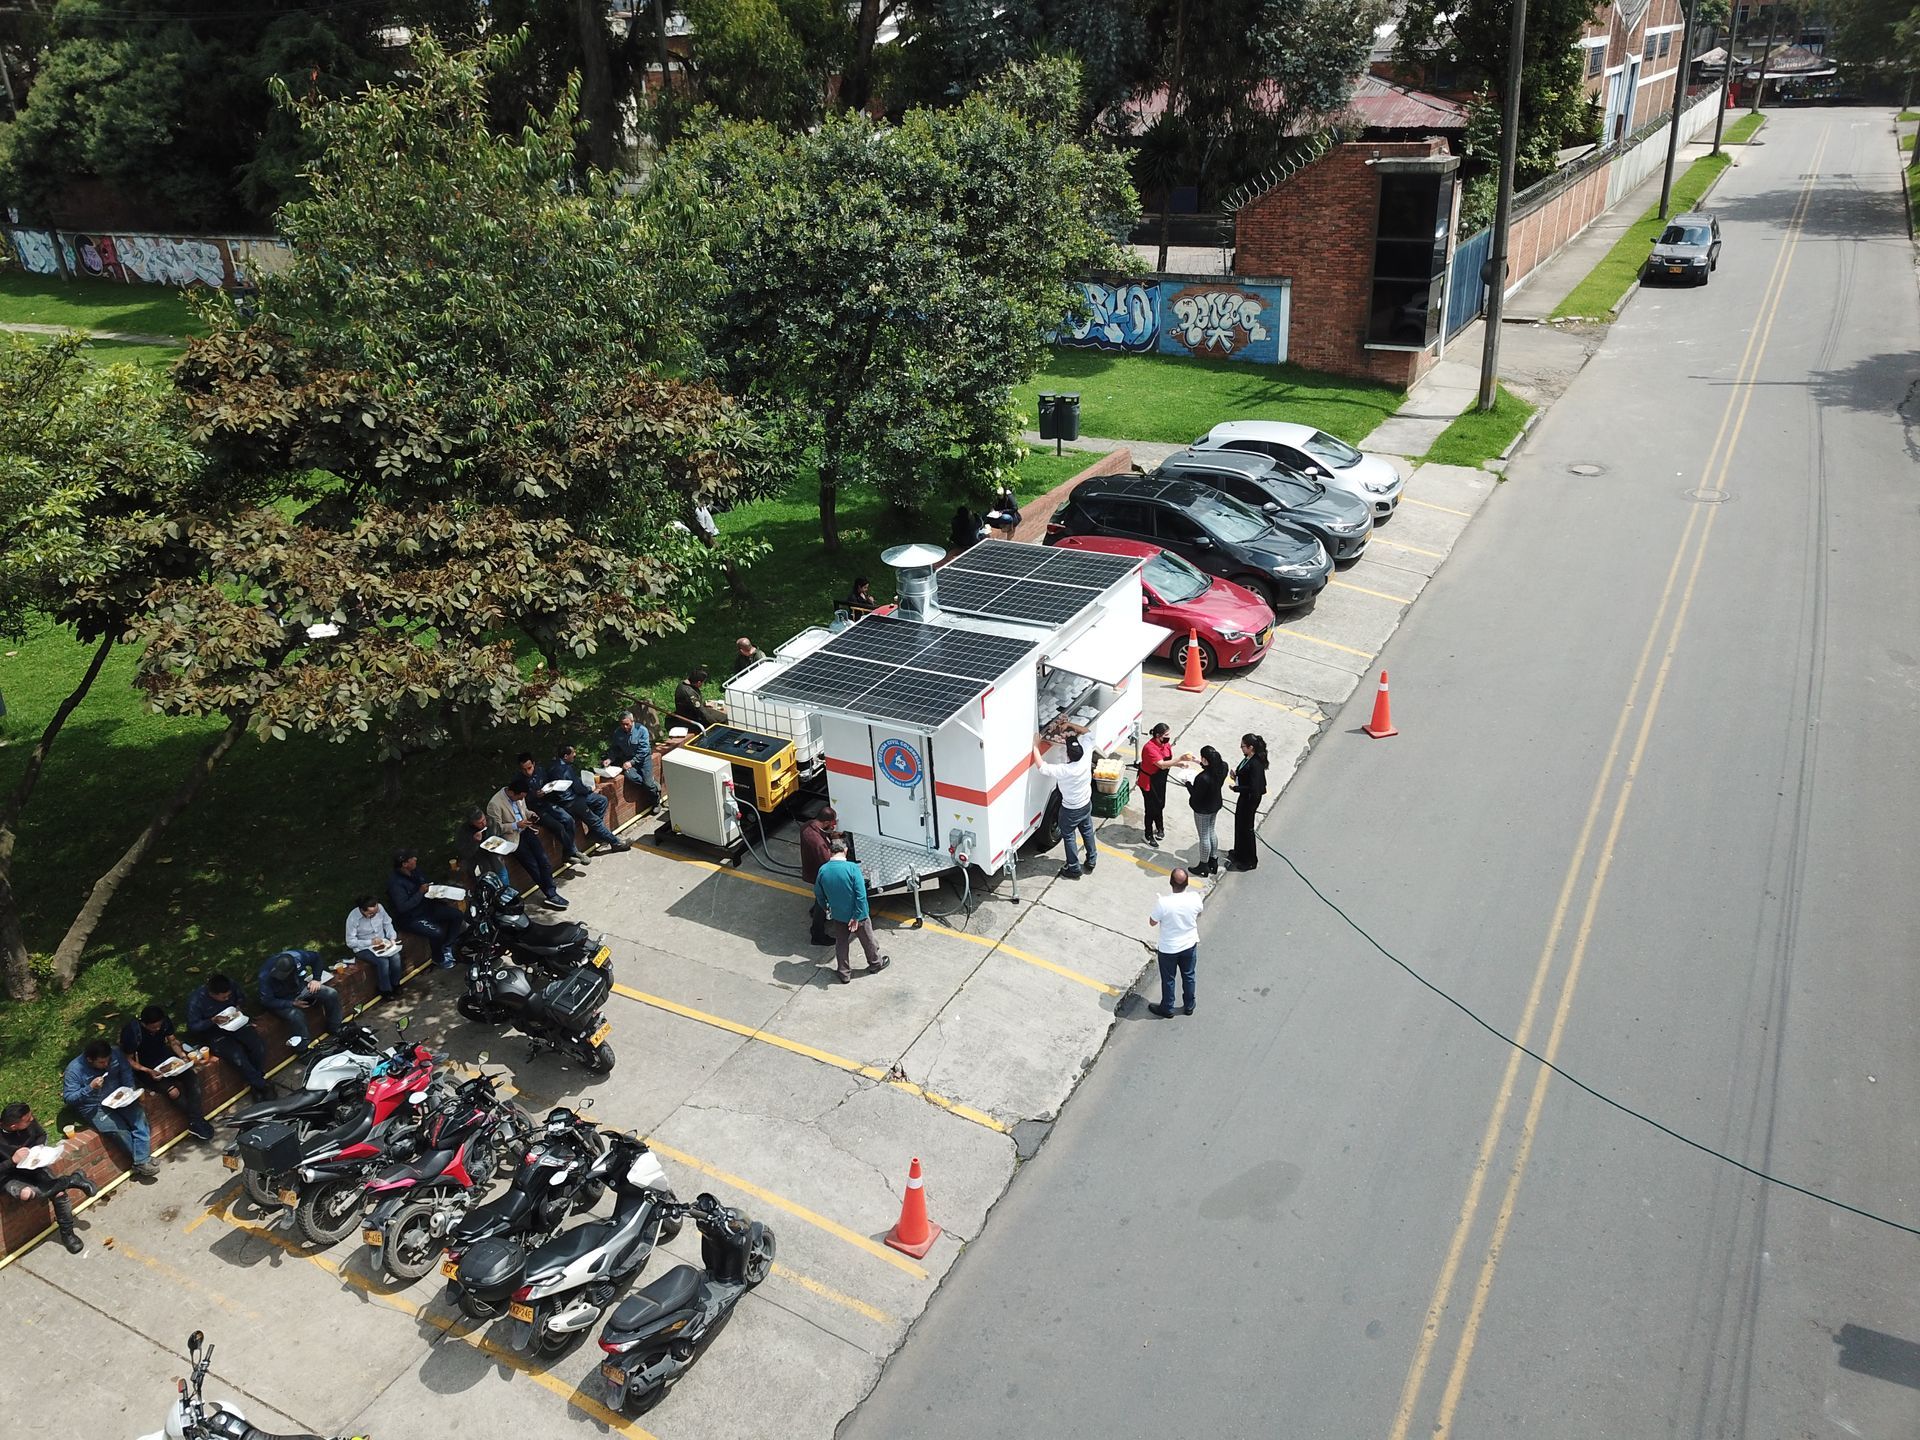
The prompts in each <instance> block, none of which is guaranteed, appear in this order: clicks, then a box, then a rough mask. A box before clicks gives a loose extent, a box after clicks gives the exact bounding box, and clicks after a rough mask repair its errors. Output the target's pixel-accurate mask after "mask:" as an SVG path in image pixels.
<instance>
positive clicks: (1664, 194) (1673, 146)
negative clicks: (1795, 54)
mask: <svg viewBox="0 0 1920 1440" xmlns="http://www.w3.org/2000/svg"><path fill="white" fill-rule="evenodd" d="M1695 3H1696V0H1687V23H1686V24H1685V25H1684V26H1682V27H1681V30H1680V63H1679V64H1678V65H1677V66H1675V67H1674V71H1673V120H1672V122H1671V123H1670V124H1669V125H1668V126H1667V173H1666V174H1665V175H1663V176H1661V177H1660V218H1661V219H1662V220H1664V219H1666V218H1667V201H1668V200H1670V199H1671V198H1672V197H1673V160H1674V157H1675V156H1676V155H1678V154H1679V153H1680V107H1681V106H1682V105H1683V104H1685V103H1686V99H1687V71H1689V70H1691V69H1692V68H1693V7H1694V5H1695ZM1729 53H1731V52H1729Z"/></svg>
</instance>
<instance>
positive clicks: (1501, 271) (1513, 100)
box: [1480, 0, 1527, 410]
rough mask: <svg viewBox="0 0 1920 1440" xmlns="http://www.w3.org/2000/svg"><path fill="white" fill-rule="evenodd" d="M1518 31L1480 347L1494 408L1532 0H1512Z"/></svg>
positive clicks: (1511, 43)
mask: <svg viewBox="0 0 1920 1440" xmlns="http://www.w3.org/2000/svg"><path fill="white" fill-rule="evenodd" d="M1511 3H1512V5H1513V30H1512V33H1510V34H1509V35H1508V36H1507V93H1506V94H1505V95H1504V96H1502V97H1501V101H1502V103H1501V106H1500V195H1499V199H1498V200H1497V202H1496V203H1495V205H1494V211H1493V244H1492V245H1491V246H1490V247H1489V249H1488V253H1487V318H1486V321H1485V324H1486V327H1487V333H1486V337H1485V343H1484V344H1483V345H1482V346H1481V350H1480V408H1481V409H1482V410H1491V409H1493V403H1494V400H1495V399H1496V398H1497V397H1498V395H1499V393H1500V392H1499V388H1498V387H1499V383H1500V316H1501V314H1502V313H1503V312H1504V311H1505V309H1506V300H1507V223H1508V221H1510V220H1511V219H1512V218H1513V167H1514V162H1515V160H1516V158H1517V157H1518V156H1519V153H1520V66H1521V62H1522V61H1523V60H1524V59H1525V57H1526V45H1527V0H1511Z"/></svg>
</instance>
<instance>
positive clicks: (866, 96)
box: [840, 0, 880, 110]
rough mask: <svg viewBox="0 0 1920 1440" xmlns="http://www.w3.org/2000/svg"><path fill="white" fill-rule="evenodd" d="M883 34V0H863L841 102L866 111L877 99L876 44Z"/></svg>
mask: <svg viewBox="0 0 1920 1440" xmlns="http://www.w3.org/2000/svg"><path fill="white" fill-rule="evenodd" d="M879 36H880V0H860V18H859V20H858V21H857V22H856V23H855V26H854V34H853V58H852V59H851V60H849V61H848V62H847V70H846V74H845V75H843V76H842V77H841V80H840V103H841V105H842V106H844V107H845V108H846V109H848V110H864V109H866V108H867V102H868V101H869V100H871V99H872V98H873V47H874V42H875V41H876V40H878V39H879Z"/></svg>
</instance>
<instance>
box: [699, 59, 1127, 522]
mask: <svg viewBox="0 0 1920 1440" xmlns="http://www.w3.org/2000/svg"><path fill="white" fill-rule="evenodd" d="M1056 73H1057V74H1058V75H1060V76H1062V77H1065V78H1067V79H1069V80H1070V79H1071V76H1072V74H1073V67H1071V66H1063V67H1060V68H1059V69H1058V70H1057V72H1056ZM1077 104H1078V99H1077V96H1076V95H1075V94H1074V93H1072V86H1071V84H1069V85H1068V86H1067V88H1066V89H1065V90H1064V91H1060V92H1058V93H1055V94H1054V95H1053V96H1052V98H1051V99H1050V100H1049V101H1047V102H1046V103H1045V105H1044V115H1045V117H1046V118H1044V119H1042V120H1041V121H1040V122H1039V123H1035V122H1034V121H1033V120H1032V119H1030V118H1028V117H1027V116H1024V115H1022V114H1020V113H1017V112H1016V111H1014V110H1011V109H1008V108H1005V107H1004V106H1001V105H996V104H994V103H992V102H991V101H990V100H989V99H988V98H986V97H983V96H976V97H973V98H971V99H969V100H968V101H966V102H965V103H964V104H962V105H961V106H959V107H958V108H956V109H953V110H946V111H935V110H924V109H923V110H914V111H910V112H908V114H907V115H906V117H905V119H904V121H903V122H902V123H901V124H900V125H898V126H897V127H889V126H885V125H880V124H876V123H875V122H873V121H870V120H868V119H867V118H866V117H864V116H860V115H841V116H836V117H833V118H830V119H828V120H827V121H826V122H825V123H824V124H822V125H821V127H820V128H819V129H818V130H817V131H815V132H813V133H810V134H804V135H783V134H781V133H779V132H777V131H776V130H774V129H773V128H772V127H770V126H767V125H743V124H728V125H721V126H717V127H715V128H711V129H709V130H707V131H705V132H703V133H700V134H698V135H695V136H692V137H690V138H689V139H687V140H686V141H684V142H683V143H682V145H681V146H680V147H678V148H676V150H675V151H673V152H670V153H669V155H668V157H667V164H666V167H665V170H664V171H663V174H662V180H661V189H662V192H663V194H664V195H668V196H671V197H672V199H673V203H674V204H676V205H678V206H679V207H680V208H681V209H682V210H684V212H685V213H687V214H688V215H689V216H690V217H691V218H692V223H694V224H695V226H696V227H697V228H698V229H699V230H700V232H701V233H702V234H704V235H705V236H706V237H707V240H708V243H709V245H710V247H711V249H712V250H713V252H714V253H715V254H718V255H723V256H724V257H725V259H726V268H727V277H728V283H727V285H726V287H725V289H724V291H723V292H722V293H721V294H720V296H719V298H718V300H717V301H716V312H717V313H716V319H715V335H714V337H713V341H712V344H713V347H714V350H715V354H716V357H717V359H718V360H719V362H720V363H721V365H722V366H723V367H724V372H725V377H726V380H727V383H728V384H729V386H730V387H731V388H733V389H735V390H736V391H737V392H740V393H747V394H752V395H755V396H761V397H766V398H768V399H770V400H774V401H779V402H784V403H785V404H786V405H787V406H789V407H790V408H791V412H792V414H793V415H794V417H795V421H794V423H795V426H796V428H797V429H798V431H799V433H800V435H801V436H802V437H803V438H804V440H805V442H806V443H807V444H808V445H809V446H811V447H814V448H816V449H817V454H818V462H819V480H820V531H821V537H822V539H823V541H824V542H825V544H826V547H827V549H828V550H835V549H837V548H838V547H839V531H838V526H837V521H836V506H837V503H838V497H839V494H840V492H841V491H842V490H843V489H844V488H846V487H849V486H871V487H874V488H876V489H878V490H880V491H881V492H882V493H884V494H885V495H886V496H887V497H888V498H889V499H890V500H891V501H892V502H893V503H895V504H896V505H899V506H903V507H907V506H915V505H917V504H918V503H919V502H921V501H923V500H924V499H926V498H927V497H928V495H929V494H930V493H931V492H932V491H933V490H934V489H935V488H936V486H937V485H938V483H939V482H940V480H942V479H943V478H951V477H957V478H959V479H961V480H962V481H963V482H965V483H968V484H970V485H973V486H984V485H985V483H986V482H988V481H989V480H990V479H992V478H994V477H997V476H998V475H1000V474H1001V473H1002V472H1003V470H1004V467H1005V466H1006V465H1007V464H1008V462H1009V461H1010V459H1011V457H1012V448H1011V442H1012V440H1013V438H1014V433H1015V431H1016V429H1017V424H1016V420H1017V417H1016V414H1015V410H1014V401H1013V391H1014V387H1015V386H1016V385H1018V384H1019V383H1021V382H1022V381H1024V380H1025V379H1026V378H1027V377H1028V376H1030V375H1032V374H1033V372H1034V370H1035V369H1036V368H1037V367H1038V365H1039V362H1040V359H1041V356H1042V347H1043V345H1044V338H1045V336H1046V335H1047V334H1048V332H1049V331H1051V330H1053V329H1054V328H1056V327H1057V326H1058V325H1059V323H1060V322H1061V320H1062V319H1064V318H1065V316H1066V315H1067V313H1068V311H1069V309H1070V307H1071V306H1072V304H1073V303H1074V300H1073V292H1072V290H1071V288H1070V286H1069V284H1068V282H1069V280H1071V279H1072V278H1073V277H1075V276H1077V275H1079V274H1082V273H1084V272H1086V271H1088V270H1090V269H1110V268H1117V267H1118V266H1120V264H1121V263H1122V261H1121V256H1120V252H1119V250H1118V247H1117V246H1116V245H1115V243H1114V240H1113V238H1112V237H1113V235H1114V233H1115V229H1116V227H1120V226H1124V224H1125V223H1126V222H1127V221H1128V220H1130V218H1131V215H1132V212H1133V210H1134V197H1133V194H1132V191H1131V188H1130V187H1129V186H1128V184H1127V181H1126V178H1125V174H1124V171H1123V169H1122V168H1121V165H1120V162H1119V161H1118V160H1117V159H1116V158H1115V157H1114V156H1112V155H1110V154H1107V153H1105V152H1101V151H1094V150H1089V149H1086V148H1084V147H1082V146H1080V145H1077V144H1075V143H1073V142H1071V141H1068V140H1066V139H1064V138H1063V137H1062V136H1061V134H1060V133H1059V131H1058V130H1057V129H1056V128H1055V123H1054V119H1055V117H1057V116H1060V115H1063V114H1072V113H1074V112H1075V110H1076V108H1077Z"/></svg>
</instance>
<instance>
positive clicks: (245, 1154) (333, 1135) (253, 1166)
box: [221, 1045, 438, 1245]
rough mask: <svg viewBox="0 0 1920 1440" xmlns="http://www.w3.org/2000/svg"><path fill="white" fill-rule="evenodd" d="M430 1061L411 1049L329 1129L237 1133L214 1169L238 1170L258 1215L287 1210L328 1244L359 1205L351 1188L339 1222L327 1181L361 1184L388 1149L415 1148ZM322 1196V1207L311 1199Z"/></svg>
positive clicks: (270, 1127) (275, 1125)
mask: <svg viewBox="0 0 1920 1440" xmlns="http://www.w3.org/2000/svg"><path fill="white" fill-rule="evenodd" d="M437 1058H438V1057H436V1056H435V1055H434V1054H433V1052H432V1051H430V1050H428V1049H427V1048H426V1046H424V1045H416V1046H414V1047H413V1050H412V1052H411V1054H410V1055H409V1056H408V1059H407V1063H406V1067H405V1068H404V1069H399V1070H395V1071H392V1072H391V1073H383V1074H380V1075H377V1076H375V1077H374V1079H372V1080H371V1081H369V1082H368V1083H367V1087H366V1096H365V1099H364V1100H363V1101H362V1103H361V1104H360V1105H359V1106H358V1107H357V1108H356V1109H355V1110H354V1111H353V1113H352V1114H350V1115H349V1116H348V1117H347V1118H346V1119H345V1120H342V1121H341V1122H340V1123H338V1124H337V1125H335V1126H333V1127H332V1128H331V1129H328V1130H321V1131H318V1132H308V1133H306V1134H302V1133H301V1131H300V1130H299V1129H298V1128H297V1127H296V1126H294V1125H291V1124H288V1123H286V1122H284V1121H269V1122H267V1123H265V1124H262V1125H255V1126H253V1127H252V1128H251V1129H248V1130H244V1131H242V1132H241V1134H240V1137H239V1139H238V1140H237V1141H236V1142H235V1144H234V1146H233V1147H232V1149H230V1150H229V1151H228V1152H227V1153H226V1154H225V1155H223V1156H222V1157H221V1163H222V1164H224V1165H226V1166H227V1168H228V1169H230V1170H231V1169H238V1170H239V1171H240V1172H241V1179H242V1182H243V1183H244V1184H245V1185H246V1188H247V1194H248V1195H250V1196H251V1197H252V1198H253V1200H254V1202H255V1203H256V1204H258V1205H259V1206H260V1207H261V1208H262V1209H276V1208H279V1207H283V1206H285V1207H291V1208H292V1209H293V1210H294V1212H295V1213H294V1218H295V1221H296V1223H298V1224H299V1226H300V1229H301V1231H302V1233H304V1234H305V1235H306V1237H307V1238H308V1239H309V1240H311V1241H313V1242H314V1243H315V1244H316V1245H331V1244H332V1243H333V1242H334V1241H336V1240H339V1239H341V1238H342V1237H343V1236H345V1235H346V1233H347V1232H348V1231H349V1230H351V1229H352V1228H353V1222H354V1216H355V1214H356V1212H357V1211H358V1209H359V1202H360V1193H359V1188H358V1186H357V1185H356V1186H355V1187H354V1188H353V1190H352V1204H351V1205H350V1206H347V1207H346V1208H345V1213H344V1216H343V1215H342V1213H341V1207H342V1204H343V1201H342V1199H341V1196H340V1194H339V1193H338V1189H337V1186H336V1184H335V1183H334V1182H336V1181H337V1180H344V1179H345V1178H347V1177H348V1176H349V1175H359V1176H361V1177H362V1178H364V1176H365V1175H366V1174H370V1173H371V1172H372V1169H373V1168H374V1166H375V1165H376V1164H379V1163H385V1164H391V1163H392V1162H393V1160H394V1159H396V1158H399V1152H398V1150H397V1149H396V1147H401V1146H405V1145H408V1144H412V1143H416V1142H415V1141H414V1136H415V1134H416V1132H417V1130H418V1113H417V1112H418V1109H419V1107H420V1106H422V1105H424V1104H425V1103H426V1100H427V1098H428V1092H429V1090H430V1089H431V1087H432V1085H433V1072H434V1065H435V1063H436V1060H437ZM316 1181H317V1182H320V1183H318V1184H317V1185H316V1184H315V1182H316ZM323 1190H324V1191H326V1192H327V1193H326V1194H325V1196H324V1204H322V1203H320V1202H319V1201H318V1200H317V1199H316V1197H317V1195H318V1192H320V1191H323ZM343 1220H344V1223H343Z"/></svg>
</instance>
